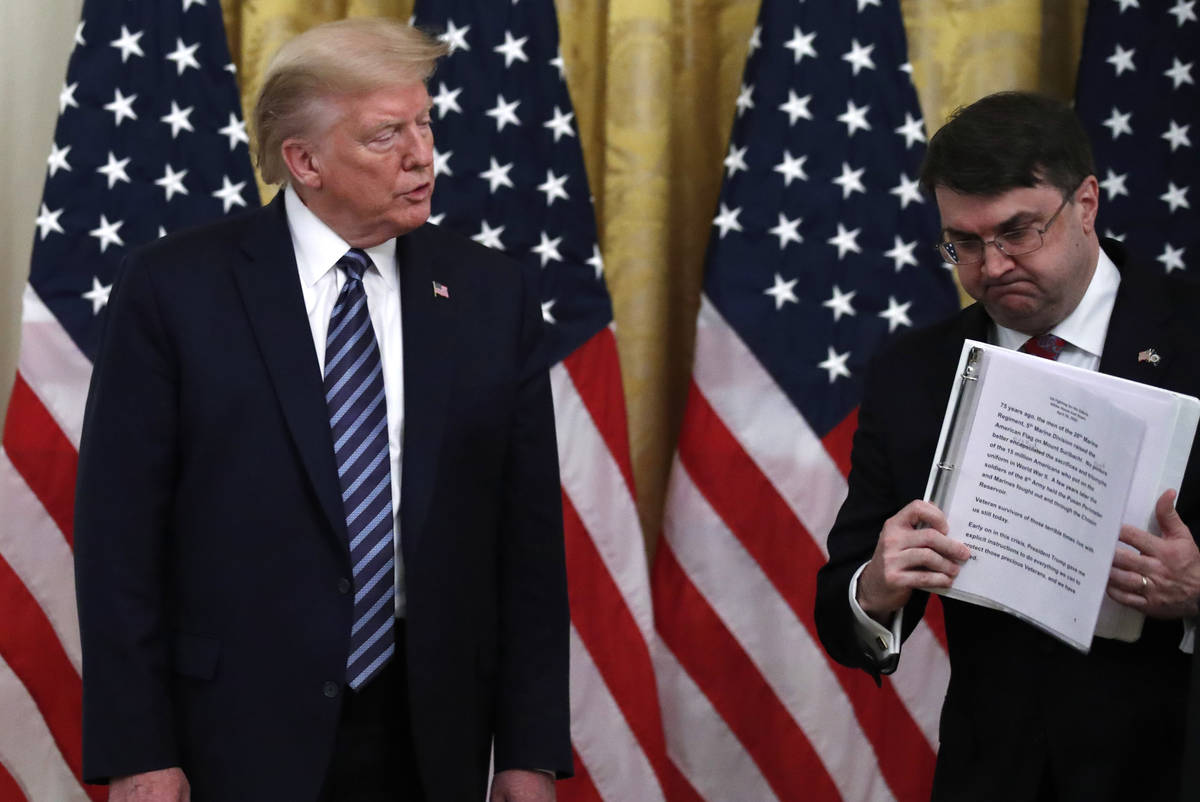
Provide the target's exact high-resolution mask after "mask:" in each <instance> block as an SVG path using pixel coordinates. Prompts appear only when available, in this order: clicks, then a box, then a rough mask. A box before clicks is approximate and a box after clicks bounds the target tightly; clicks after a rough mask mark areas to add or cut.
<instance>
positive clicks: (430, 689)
mask: <svg viewBox="0 0 1200 802" xmlns="http://www.w3.org/2000/svg"><path fill="white" fill-rule="evenodd" d="M397 245H398V247H397V263H398V270H399V277H400V286H401V304H402V326H403V329H404V337H403V340H404V406H405V410H404V417H405V424H404V442H403V470H402V478H401V488H402V489H401V503H400V514H399V520H400V539H401V540H400V542H401V546H402V550H403V558H404V565H405V575H406V582H407V655H408V678H409V687H410V696H411V707H412V714H411V715H412V722H411V724H412V727H413V731H414V733H415V742H416V751H417V761H418V765H419V767H420V771H421V775H422V777H423V779H424V781H425V784H426V787H427V788H428V789H429V792H430V794H429V798H430V799H433V800H441V799H445V800H467V799H470V800H477V799H482V798H483V795H484V793H485V785H486V777H487V768H488V751H489V746H490V744H491V741H492V738H493V736H494V738H495V761H496V764H495V768H496V770H497V771H500V770H503V769H507V768H526V769H549V770H556V771H558V772H559V773H561V774H569V772H570V770H571V752H570V742H569V734H568V703H567V648H568V647H567V634H568V613H567V602H566V581H565V570H564V559H563V541H562V532H561V511H560V490H559V483H558V467H557V466H558V462H557V454H556V447H555V436H554V417H553V409H552V405H551V397H550V389H549V382H548V377H547V373H546V369H545V368H546V366H545V364H544V362H543V360H542V358H541V356H540V345H539V344H540V342H541V327H542V319H541V315H540V311H539V307H538V298H537V294H536V286H537V285H536V276H534V275H532V273H530V272H528V271H525V270H524V269H523V268H521V267H519V266H517V265H516V264H515V263H513V262H511V261H510V260H508V259H506V258H504V257H503V256H500V255H499V254H496V253H495V252H493V251H490V250H488V249H486V248H483V247H482V246H479V245H477V244H475V243H473V242H471V241H470V240H467V239H464V238H461V237H459V236H457V235H454V234H451V233H449V232H446V231H444V230H442V229H439V228H438V227H436V226H431V225H425V226H422V227H421V228H419V229H417V230H416V231H413V232H412V233H410V234H408V235H406V236H403V237H400V238H399V239H398V242H397ZM435 281H436V282H439V283H441V284H443V285H445V286H446V287H447V288H448V291H449V296H450V297H449V298H440V297H437V296H435V295H434V293H433V291H432V284H433V282H435ZM108 314H109V319H108V322H107V324H106V331H105V335H104V338H103V341H102V345H101V347H100V352H99V356H98V358H97V360H96V366H95V373H94V375H93V379H92V388H91V393H90V396H89V399H88V407H87V412H86V415H85V421H84V431H83V440H82V444H81V448H80V462H79V481H78V491H77V499H76V525H75V538H76V540H75V554H76V574H77V583H78V587H77V592H78V600H79V612H80V629H81V634H82V639H83V682H84V776H85V778H86V779H89V780H103V779H104V778H109V777H115V776H120V775H125V774H131V773H136V772H142V771H147V770H151V769H157V768H163V767H167V766H172V765H181V766H182V767H183V768H184V770H185V771H186V772H187V774H188V777H189V780H190V782H191V784H192V789H193V799H196V800H198V802H204V801H205V800H219V802H233V801H234V800H255V801H256V802H261V800H276V799H278V800H289V802H292V801H293V800H294V801H296V802H300V801H302V800H306V799H315V798H316V795H317V792H318V790H319V788H320V786H321V782H322V779H323V776H324V772H325V769H326V766H327V764H328V758H329V756H330V754H331V749H332V746H333V740H334V734H335V730H336V726H337V722H338V717H339V711H340V706H341V695H340V690H338V691H337V692H335V689H338V687H339V686H340V685H341V683H342V681H343V679H344V674H345V664H346V657H347V654H348V649H349V631H350V620H351V611H352V594H351V593H348V592H347V583H346V582H345V581H344V580H346V579H348V578H349V577H350V562H349V556H348V552H347V546H346V536H345V516H344V514H343V510H342V503H341V496H340V491H339V486H338V481H337V474H336V469H335V465H334V458H333V447H332V443H331V438H330V433H329V419H328V414H327V412H326V408H325V401H324V395H323V390H322V380H321V376H320V373H319V369H318V365H317V359H316V354H315V353H314V350H313V343H312V334H311V331H310V328H309V325H308V320H307V316H306V313H305V307H304V303H303V300H302V296H301V291H300V284H299V278H298V274H297V270H296V263H295V257H294V255H293V249H292V244H291V238H290V236H289V233H288V228H287V221H286V217H285V211H284V206H283V203H282V200H281V199H276V202H274V203H273V204H271V205H270V206H268V207H267V208H265V209H262V210H259V211H256V212H253V213H250V214H248V215H245V216H243V217H240V218H237V219H233V220H228V221H223V222H220V223H217V224H215V225H212V226H209V227H207V228H201V229H196V230H192V231H189V232H184V233H180V234H178V235H174V236H171V237H167V238H165V239H164V240H161V241H159V242H157V243H154V244H152V245H150V246H148V247H146V248H144V249H142V250H140V251H138V252H135V253H133V254H132V255H131V256H130V257H129V259H128V260H127V263H126V265H125V267H124V269H123V271H122V274H121V276H120V278H119V280H118V282H117V284H116V286H115V287H114V289H113V292H112V297H111V301H110V303H109V309H108Z"/></svg>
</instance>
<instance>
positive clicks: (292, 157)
mask: <svg viewBox="0 0 1200 802" xmlns="http://www.w3.org/2000/svg"><path fill="white" fill-rule="evenodd" d="M281 151H282V153H283V163H284V164H286V165H287V168H288V172H289V173H291V174H292V180H293V181H294V182H295V183H296V184H298V185H300V186H303V187H307V188H309V189H320V188H321V160H320V157H319V156H318V155H317V154H316V152H315V151H314V149H313V146H312V143H310V142H309V141H308V140H306V139H299V138H294V137H293V138H291V139H285V140H283V145H282V146H281Z"/></svg>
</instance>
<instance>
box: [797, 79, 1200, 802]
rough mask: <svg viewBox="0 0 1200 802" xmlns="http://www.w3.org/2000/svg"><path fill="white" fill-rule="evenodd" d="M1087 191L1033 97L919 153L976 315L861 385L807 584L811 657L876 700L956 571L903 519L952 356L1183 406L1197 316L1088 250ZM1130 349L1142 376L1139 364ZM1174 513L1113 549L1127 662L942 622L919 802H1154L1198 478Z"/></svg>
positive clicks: (1080, 158) (1171, 736)
mask: <svg viewBox="0 0 1200 802" xmlns="http://www.w3.org/2000/svg"><path fill="white" fill-rule="evenodd" d="M1093 172H1094V168H1093V166H1092V159H1091V150H1090V146H1089V145H1088V142H1087V138H1086V135H1085V133H1084V132H1083V129H1082V127H1081V126H1080V125H1079V122H1078V120H1077V119H1076V118H1075V116H1074V113H1073V112H1072V111H1071V110H1070V109H1069V108H1068V107H1066V106H1064V105H1062V104H1060V103H1058V102H1056V101H1052V100H1049V99H1046V98H1040V97H1037V96H1033V95H1027V94H1022V93H1001V94H997V95H992V96H989V97H986V98H984V99H982V100H980V101H978V102H976V103H975V104H973V105H971V106H969V107H967V108H965V109H960V110H959V111H958V112H957V113H956V114H955V116H954V117H953V118H952V119H951V120H950V122H948V123H947V124H946V126H945V127H944V128H942V129H941V130H940V131H939V132H938V133H937V134H935V135H934V137H933V138H932V139H931V140H930V143H929V152H928V155H927V157H926V163H925V166H924V168H923V173H922V180H923V183H924V184H925V186H926V187H927V188H928V189H930V190H932V191H933V192H934V193H935V194H936V197H937V202H938V209H939V211H940V213H941V218H942V225H943V237H944V239H945V241H944V242H943V243H942V244H941V245H940V246H939V248H940V250H941V251H942V255H943V257H944V258H945V259H946V260H947V261H948V262H950V263H953V264H955V265H956V269H957V271H958V276H959V279H960V280H961V282H962V285H963V288H964V289H965V290H966V291H967V293H968V294H970V295H971V296H972V297H973V298H974V299H975V300H976V301H977V303H975V304H974V305H973V306H971V307H969V308H967V309H965V310H963V311H962V313H961V314H959V315H958V316H956V317H954V318H952V319H950V320H947V321H945V322H943V323H941V324H938V325H935V326H933V327H930V328H927V329H925V330H922V331H917V332H914V333H912V334H911V335H909V336H907V337H905V338H903V339H901V340H898V341H897V342H896V343H895V344H894V345H893V346H892V347H891V348H889V349H887V350H886V351H885V352H883V353H882V354H881V355H880V356H879V357H878V359H876V360H875V362H874V364H873V365H872V367H871V370H870V372H869V374H868V376H867V379H866V386H865V389H864V394H863V401H862V406H861V409H860V412H859V428H858V432H857V434H856V435H855V439H854V448H853V454H852V467H851V473H850V478H849V495H848V497H847V499H846V501H845V503H844V504H843V506H842V508H841V511H840V512H839V514H838V517H837V520H836V522H835V524H834V527H833V530H832V531H831V532H830V535H829V543H828V545H829V562H828V564H827V565H826V566H825V567H824V568H822V570H821V572H820V575H819V577H818V589H817V604H816V615H817V626H818V629H819V632H820V636H821V640H822V642H823V643H824V645H825V648H826V649H827V650H828V651H829V653H830V655H831V656H833V657H834V659H836V660H838V661H839V662H841V663H844V664H846V665H849V666H853V667H859V668H863V669H865V670H867V671H868V672H870V673H872V674H873V675H874V676H875V677H876V679H877V680H878V677H879V675H880V674H883V673H891V671H893V670H895V667H896V662H897V659H898V658H899V657H900V654H899V652H900V643H901V641H902V640H903V638H904V637H906V636H907V635H908V634H909V633H911V632H912V630H913V628H914V627H915V626H916V624H917V622H918V621H919V619H920V617H921V615H922V614H923V612H924V609H925V604H926V601H927V600H928V593H927V592H926V590H925V589H928V588H945V587H949V586H950V585H951V584H952V582H953V581H954V577H955V576H956V574H957V573H958V567H959V565H961V564H962V563H963V562H964V561H965V560H966V559H968V557H969V551H968V549H967V547H966V546H964V545H963V544H962V543H961V542H959V541H958V540H954V539H951V538H949V537H946V535H947V534H950V535H953V534H954V533H953V532H948V525H947V522H946V518H945V516H944V515H943V514H942V512H941V511H940V510H939V509H938V508H937V507H935V506H934V505H932V504H930V503H928V502H925V501H922V500H920V499H921V497H922V496H923V493H924V486H925V481H926V477H927V475H928V471H929V467H930V465H931V463H932V460H933V456H934V449H935V447H936V444H937V439H938V433H939V429H940V424H941V420H942V414H943V411H944V410H945V408H946V403H947V400H948V398H949V395H950V389H951V384H952V382H953V378H954V374H955V368H956V365H957V360H958V356H959V353H960V351H961V348H962V343H963V340H964V339H966V338H972V339H977V340H985V341H990V342H991V343H993V344H997V345H1002V346H1006V347H1010V348H1016V347H1019V346H1022V344H1023V343H1025V341H1026V340H1030V339H1032V340H1033V341H1034V344H1035V345H1037V344H1040V345H1041V346H1042V347H1044V348H1047V349H1048V350H1050V351H1055V352H1057V353H1058V354H1059V357H1058V358H1059V360H1060V361H1063V362H1068V363H1070V364H1074V365H1076V366H1079V367H1084V368H1088V369H1092V370H1097V369H1098V370H1100V371H1101V372H1104V373H1109V374H1113V375H1117V376H1122V377H1125V378H1128V379H1133V380H1136V381H1140V382H1144V383H1147V384H1152V385H1157V386H1160V387H1166V388H1170V389H1174V390H1178V391H1181V392H1185V393H1189V394H1192V395H1197V394H1200V329H1198V328H1197V326H1196V315H1197V313H1200V297H1198V294H1197V292H1196V291H1195V290H1194V289H1193V288H1189V287H1185V286H1177V284H1176V282H1172V281H1170V280H1167V279H1165V278H1164V277H1162V276H1159V275H1153V274H1151V273H1149V272H1147V271H1146V270H1144V269H1142V268H1139V267H1138V266H1137V265H1136V264H1135V263H1133V262H1132V260H1130V259H1129V258H1128V257H1127V256H1126V254H1125V252H1124V250H1123V248H1121V246H1120V244H1119V243H1116V242H1111V241H1107V240H1106V241H1104V242H1103V243H1101V241H1100V240H1099V238H1098V237H1097V234H1096V229H1095V219H1096V212H1097V208H1098V206H1099V189H1098V186H1097V181H1096V178H1095V176H1094V175H1093ZM1047 335H1051V337H1048V336H1047ZM1030 347H1033V346H1030ZM1147 349H1153V353H1154V354H1155V355H1156V356H1157V359H1154V360H1150V359H1144V358H1139V353H1144V352H1146V351H1147ZM1026 350H1028V349H1026ZM1175 497H1176V494H1175V493H1174V492H1173V491H1168V492H1167V493H1166V494H1164V495H1163V497H1162V498H1161V499H1159V501H1158V505H1157V508H1156V516H1157V520H1158V525H1159V527H1160V529H1161V530H1162V535H1163V536H1162V537H1156V536H1152V535H1150V534H1148V533H1147V532H1144V531H1142V530H1139V529H1136V528H1134V527H1131V526H1125V527H1123V528H1122V531H1121V535H1120V537H1121V540H1122V541H1124V542H1125V543H1128V544H1130V545H1133V546H1135V547H1136V548H1137V549H1139V550H1140V551H1141V553H1140V554H1136V553H1132V552H1127V551H1125V550H1118V553H1117V556H1116V558H1115V560H1114V564H1113V568H1112V570H1111V573H1110V577H1109V585H1108V594H1109V596H1111V597H1112V598H1113V599H1114V600H1116V601H1117V602H1119V603H1122V604H1125V605H1128V606H1130V607H1133V608H1135V609H1137V610H1140V611H1142V612H1144V613H1145V614H1146V615H1147V616H1148V618H1147V621H1146V624H1145V627H1144V629H1143V633H1142V635H1141V637H1140V639H1138V640H1137V641H1136V642H1133V643H1126V642H1121V641H1116V640H1108V639H1102V638H1097V639H1096V640H1095V642H1094V643H1093V645H1092V649H1091V652H1090V653H1089V654H1086V655H1085V654H1081V653H1079V652H1077V651H1075V650H1074V649H1072V648H1071V647H1068V646H1066V645H1063V644H1062V643H1060V642H1058V641H1056V640H1055V639H1053V638H1051V637H1050V636H1048V635H1046V634H1044V633H1042V632H1041V631H1039V630H1037V629H1035V628H1034V627H1032V626H1031V625H1028V624H1026V623H1023V622H1022V621H1020V620H1018V619H1017V618H1015V617H1012V616H1009V615H1006V614H1004V613H1001V612H997V611H993V610H988V609H985V608H983V607H979V606H975V605H971V604H967V603H964V602H959V601H954V600H949V599H947V600H945V601H944V607H945V619H946V637H947V643H948V651H949V659H950V667H951V677H950V685H949V689H948V691H947V695H946V700H945V704H944V706H943V710H942V717H941V726H940V741H941V746H940V750H939V754H938V762H937V770H936V774H935V779H934V792H933V796H934V798H935V799H938V800H954V802H963V801H964V800H968V801H969V800H1003V801H1004V802H1023V801H1024V800H1038V802H1041V801H1042V800H1079V802H1083V801H1084V800H1086V801H1087V802H1102V801H1103V800H1118V799H1121V800H1125V799H1138V800H1167V799H1171V800H1174V798H1175V795H1176V794H1177V793H1178V784H1179V760H1180V754H1181V746H1182V740H1183V724H1184V717H1183V706H1184V699H1185V697H1186V693H1187V669H1188V655H1187V654H1186V653H1185V652H1184V651H1183V650H1182V649H1183V648H1184V647H1185V646H1187V648H1190V633H1188V632H1187V630H1188V629H1189V628H1190V621H1189V626H1185V625H1184V624H1183V623H1181V621H1182V620H1184V619H1190V618H1191V617H1193V616H1195V614H1196V609H1197V598H1198V597H1200V552H1198V551H1197V548H1196V543H1195V541H1194V540H1193V538H1192V532H1194V531H1197V530H1196V526H1197V523H1200V466H1197V465H1195V464H1193V465H1192V466H1191V468H1190V470H1189V471H1188V472H1187V474H1186V476H1185V478H1184V480H1183V483H1182V486H1181V487H1180V488H1179V494H1178V499H1179V504H1178V511H1176V510H1175V508H1174V507H1173V504H1174V502H1175ZM914 499H915V500H914ZM1185 634H1186V635H1187V636H1188V637H1187V638H1186V639H1185ZM1185 640H1186V643H1185Z"/></svg>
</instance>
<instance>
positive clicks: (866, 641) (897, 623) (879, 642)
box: [849, 563, 904, 674]
mask: <svg viewBox="0 0 1200 802" xmlns="http://www.w3.org/2000/svg"><path fill="white" fill-rule="evenodd" d="M866 567H867V564H866V563H863V564H862V565H860V566H859V568H858V570H857V571H855V572H854V576H852V577H850V591H849V595H850V611H851V612H852V613H854V634H855V635H857V636H858V642H859V645H861V646H862V648H863V649H864V650H865V651H866V653H867V654H868V655H869V656H871V657H872V658H873V659H874V660H875V662H876V663H878V664H879V665H881V666H884V667H885V669H884V672H883V673H885V674H890V673H891V671H894V670H895V665H896V661H897V660H899V659H900V628H901V625H902V623H903V621H904V608H903V607H902V608H900V609H899V610H897V611H896V613H895V615H893V616H892V626H891V629H889V628H887V627H885V626H883V625H882V624H880V623H879V622H878V621H876V620H875V619H874V618H872V617H871V616H869V615H868V614H867V613H866V611H864V610H863V608H862V607H861V606H860V605H859V603H858V599H856V598H855V595H856V592H857V590H858V578H859V577H860V576H862V572H863V569H864V568H866ZM888 667H890V668H891V671H889V670H887V668H888Z"/></svg>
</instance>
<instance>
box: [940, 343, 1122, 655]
mask: <svg viewBox="0 0 1200 802" xmlns="http://www.w3.org/2000/svg"><path fill="white" fill-rule="evenodd" d="M1061 367H1062V366H1057V365H1055V364H1054V363H1051V362H1048V361H1045V360H1038V359H1036V358H1031V357H1028V356H1025V355H1023V354H1017V353H1014V352H1009V351H1004V350H1002V349H992V348H988V349H987V352H986V359H985V360H984V361H983V363H982V368H981V370H980V374H979V382H978V386H977V387H976V388H974V392H975V394H976V395H975V398H974V405H973V406H974V414H973V415H971V416H969V417H968V418H965V419H964V424H963V425H965V426H967V427H969V430H968V431H966V432H964V439H963V443H962V448H961V449H956V451H958V452H959V453H958V454H957V455H956V456H957V457H958V458H959V461H958V464H955V465H954V466H953V473H954V481H953V482H952V485H951V490H950V497H949V499H948V500H947V501H944V502H943V510H944V511H945V512H946V515H947V518H948V519H949V523H950V536H951V537H953V538H955V539H957V540H960V541H962V542H963V543H965V544H966V545H967V547H968V548H970V549H971V559H970V560H969V561H968V562H967V564H966V565H964V566H963V568H962V570H961V571H960V573H959V575H958V577H957V579H956V580H955V582H954V586H953V588H952V589H950V590H949V591H947V592H946V595H948V596H951V597H955V598H961V599H964V600H967V601H973V602H976V603H981V604H985V605H987V606H991V607H995V608H998V609H1002V610H1006V611H1008V612H1011V613H1013V614H1015V615H1018V616H1020V617H1021V618H1024V619H1026V620H1028V621H1030V622H1031V623H1033V624H1035V625H1037V626H1039V627H1041V628H1042V629H1045V630H1046V631H1048V632H1050V633H1051V634H1054V635H1056V636H1057V637H1059V638H1061V639H1062V640H1064V641H1066V642H1067V643H1070V644H1072V645H1073V646H1075V647H1076V648H1078V649H1080V650H1082V651H1087V650H1088V649H1089V648H1090V645H1091V640H1092V633H1093V631H1094V629H1095V626H1096V617H1097V614H1098V611H1099V609H1100V603H1101V600H1102V599H1103V597H1104V589H1105V586H1106V585H1107V583H1108V573H1109V567H1110V566H1111V564H1112V557H1113V552H1114V549H1115V547H1116V542H1117V535H1118V534H1119V532H1120V527H1121V519H1122V513H1123V511H1124V509H1125V502H1126V498H1127V496H1128V493H1129V487H1130V484H1131V480H1132V473H1133V467H1134V465H1135V463H1136V461H1137V457H1138V453H1139V449H1140V446H1141V442H1142V437H1143V429H1144V425H1143V423H1142V422H1141V420H1140V419H1139V417H1138V416H1137V415H1135V414H1133V413H1131V412H1128V411H1126V410H1123V409H1121V408H1120V407H1118V406H1117V405H1116V404H1114V403H1112V402H1111V401H1109V400H1108V399H1107V398H1106V397H1105V396H1104V395H1102V394H1101V393H1100V392H1097V391H1096V390H1095V389H1089V388H1087V387H1085V386H1083V385H1082V383H1078V382H1072V381H1068V380H1063V378H1062V374H1061V373H1060V372H1057V371H1059V370H1060V369H1061ZM939 453H942V452H941V448H940V447H939Z"/></svg>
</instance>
